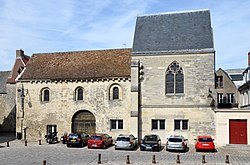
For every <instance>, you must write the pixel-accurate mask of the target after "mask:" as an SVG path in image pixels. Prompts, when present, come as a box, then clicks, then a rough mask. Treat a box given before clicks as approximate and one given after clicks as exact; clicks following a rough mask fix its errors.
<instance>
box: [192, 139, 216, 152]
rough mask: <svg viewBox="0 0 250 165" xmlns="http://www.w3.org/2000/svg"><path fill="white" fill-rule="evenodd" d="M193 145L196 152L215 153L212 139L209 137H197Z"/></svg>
mask: <svg viewBox="0 0 250 165" xmlns="http://www.w3.org/2000/svg"><path fill="white" fill-rule="evenodd" d="M195 140H196V144H195V149H196V151H200V150H207V151H215V145H214V139H212V137H211V136H198V137H197V139H195Z"/></svg>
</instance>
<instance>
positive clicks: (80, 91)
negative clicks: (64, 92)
mask: <svg viewBox="0 0 250 165" xmlns="http://www.w3.org/2000/svg"><path fill="white" fill-rule="evenodd" d="M75 100H76V101H80V100H83V88H82V87H77V88H76V90H75Z"/></svg>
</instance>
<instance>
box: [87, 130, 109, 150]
mask: <svg viewBox="0 0 250 165" xmlns="http://www.w3.org/2000/svg"><path fill="white" fill-rule="evenodd" d="M112 144H113V138H112V137H111V136H109V135H108V134H103V133H99V134H92V135H91V136H90V138H89V140H88V148H103V149H104V148H106V147H107V146H111V145H112Z"/></svg>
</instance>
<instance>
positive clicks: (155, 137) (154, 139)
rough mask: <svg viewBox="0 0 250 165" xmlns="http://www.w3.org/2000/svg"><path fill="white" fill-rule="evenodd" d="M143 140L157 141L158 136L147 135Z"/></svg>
mask: <svg viewBox="0 0 250 165" xmlns="http://www.w3.org/2000/svg"><path fill="white" fill-rule="evenodd" d="M143 141H157V136H154V135H152V136H145V137H144V139H143Z"/></svg>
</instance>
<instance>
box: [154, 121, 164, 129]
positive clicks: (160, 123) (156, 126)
mask: <svg viewBox="0 0 250 165" xmlns="http://www.w3.org/2000/svg"><path fill="white" fill-rule="evenodd" d="M164 129H165V120H164V119H163V120H159V119H153V120H152V130H164Z"/></svg>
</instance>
